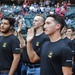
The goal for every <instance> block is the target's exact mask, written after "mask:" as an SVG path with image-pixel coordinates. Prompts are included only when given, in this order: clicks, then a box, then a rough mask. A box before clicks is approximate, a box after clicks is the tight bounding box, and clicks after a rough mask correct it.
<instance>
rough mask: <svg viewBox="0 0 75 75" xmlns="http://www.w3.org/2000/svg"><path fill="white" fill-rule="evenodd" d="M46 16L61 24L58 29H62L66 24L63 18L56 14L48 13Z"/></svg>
mask: <svg viewBox="0 0 75 75" xmlns="http://www.w3.org/2000/svg"><path fill="white" fill-rule="evenodd" d="M48 17H53V18H54V20H55V21H56V22H57V23H59V24H60V25H61V29H60V31H61V30H62V29H63V27H65V26H67V25H66V22H65V20H64V19H63V18H62V17H61V16H60V15H58V14H51V15H48V16H47V18H48Z"/></svg>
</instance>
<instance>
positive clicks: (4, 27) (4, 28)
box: [1, 19, 10, 33]
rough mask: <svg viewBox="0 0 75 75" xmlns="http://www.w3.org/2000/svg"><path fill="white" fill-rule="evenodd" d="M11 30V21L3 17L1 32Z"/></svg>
mask: <svg viewBox="0 0 75 75" xmlns="http://www.w3.org/2000/svg"><path fill="white" fill-rule="evenodd" d="M9 31H10V24H9V21H8V20H6V19H3V20H2V22H1V32H2V33H8V32H9Z"/></svg>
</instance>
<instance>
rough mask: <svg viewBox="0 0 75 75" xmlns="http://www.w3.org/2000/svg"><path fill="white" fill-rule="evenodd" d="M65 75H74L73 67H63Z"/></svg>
mask: <svg viewBox="0 0 75 75" xmlns="http://www.w3.org/2000/svg"><path fill="white" fill-rule="evenodd" d="M62 72H63V75H72V67H66V66H64V67H62Z"/></svg>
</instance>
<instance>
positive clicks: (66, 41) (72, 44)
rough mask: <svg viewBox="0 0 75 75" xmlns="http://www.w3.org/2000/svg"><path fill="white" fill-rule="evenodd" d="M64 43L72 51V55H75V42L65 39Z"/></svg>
mask: <svg viewBox="0 0 75 75" xmlns="http://www.w3.org/2000/svg"><path fill="white" fill-rule="evenodd" d="M64 42H65V43H66V44H67V45H68V46H69V47H70V48H71V50H72V55H74V50H75V47H74V40H70V39H69V38H67V37H65V38H64Z"/></svg>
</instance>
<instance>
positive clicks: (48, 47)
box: [27, 14, 72, 75]
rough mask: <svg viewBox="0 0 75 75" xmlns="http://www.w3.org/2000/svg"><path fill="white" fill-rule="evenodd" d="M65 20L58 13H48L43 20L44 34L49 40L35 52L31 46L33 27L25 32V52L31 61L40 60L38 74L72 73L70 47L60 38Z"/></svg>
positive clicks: (57, 74) (63, 74) (61, 74)
mask: <svg viewBox="0 0 75 75" xmlns="http://www.w3.org/2000/svg"><path fill="white" fill-rule="evenodd" d="M64 25H65V21H64V19H63V18H62V17H60V16H59V15H55V14H54V15H49V16H48V17H47V18H46V21H45V25H44V28H45V34H47V35H48V37H49V38H50V42H45V43H44V44H43V46H42V47H41V48H40V49H39V50H38V51H37V52H35V51H34V50H33V47H32V39H33V37H34V31H33V28H31V29H29V30H28V33H27V52H28V56H29V59H30V61H31V62H36V61H37V60H39V59H40V60H41V74H40V75H72V53H71V49H70V48H69V47H68V46H67V45H66V44H65V42H64V41H63V39H61V33H60V32H61V30H62V28H63V27H64Z"/></svg>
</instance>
